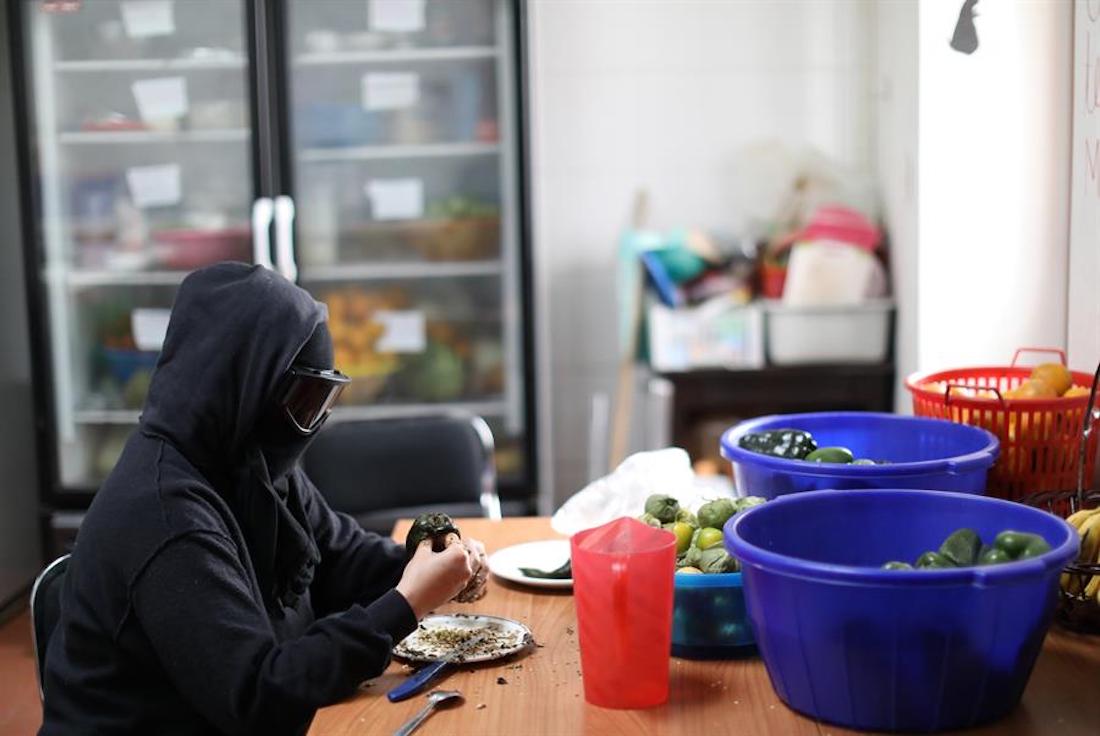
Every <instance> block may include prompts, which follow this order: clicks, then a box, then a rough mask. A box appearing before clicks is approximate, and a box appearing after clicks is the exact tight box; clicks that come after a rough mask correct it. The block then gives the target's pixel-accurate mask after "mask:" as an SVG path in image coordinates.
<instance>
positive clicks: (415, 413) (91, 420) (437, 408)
mask: <svg viewBox="0 0 1100 736" xmlns="http://www.w3.org/2000/svg"><path fill="white" fill-rule="evenodd" d="M507 411H508V405H507V403H506V402H505V401H501V400H498V401H451V402H441V403H435V404H432V403H427V404H373V405H370V406H338V407H336V408H335V409H333V410H332V421H334V422H339V421H349V420H360V419H392V418H398V417H423V416H432V415H436V414H447V413H451V412H462V413H467V414H476V415H477V416H480V417H496V416H503V415H504V414H506V413H507ZM140 417H141V412H140V411H135V410H131V409H82V410H78V411H75V412H73V419H74V420H75V421H76V423H77V424H124V425H128V424H137V423H138V419H139V418H140Z"/></svg>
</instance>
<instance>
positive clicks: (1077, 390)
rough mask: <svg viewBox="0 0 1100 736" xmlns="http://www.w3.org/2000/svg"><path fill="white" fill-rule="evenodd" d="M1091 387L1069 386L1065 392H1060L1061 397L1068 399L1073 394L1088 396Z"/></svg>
mask: <svg viewBox="0 0 1100 736" xmlns="http://www.w3.org/2000/svg"><path fill="white" fill-rule="evenodd" d="M1091 391H1092V389H1090V388H1089V387H1088V386H1070V387H1069V388H1068V389H1066V392H1065V393H1064V394H1062V398H1063V399H1068V398H1071V397H1073V396H1088V395H1089V393H1091Z"/></svg>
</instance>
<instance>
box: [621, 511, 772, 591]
mask: <svg viewBox="0 0 1100 736" xmlns="http://www.w3.org/2000/svg"><path fill="white" fill-rule="evenodd" d="M765 500H766V499H763V498H760V497H758V496H747V497H745V498H719V499H717V500H714V501H707V502H706V503H704V504H703V505H702V506H700V507H699V511H698V513H695V514H693V513H691V512H690V511H688V510H687V509H685V508H682V507H681V506H680V502H679V501H677V500H676V499H675V498H673V497H672V496H665V495H662V494H654V495H652V496H650V497H649V498H647V499H646V502H645V513H643V514H642V515H641V516H639V517H638V520H639V521H642V522H645V523H646V524H649V525H650V526H655V527H660V528H662V529H667V530H668V531H670V532H672V533H673V534H674V535H675V536H676V572H678V573H720V572H737V571H738V570H739V569H740V566H739V565H738V563H737V559H736V558H735V557H731V556H730V554H729V552H726V549H725V547H724V546H723V544H722V527H723V526H725V524H726V522H727V521H729V520H730V517H732V516H734V515H735V514H738V513H740V512H742V511H744V510H745V509H749V508H752V507H753V506H759V505H760V504H762V503H764V501H765Z"/></svg>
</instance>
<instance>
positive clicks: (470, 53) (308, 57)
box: [294, 46, 499, 66]
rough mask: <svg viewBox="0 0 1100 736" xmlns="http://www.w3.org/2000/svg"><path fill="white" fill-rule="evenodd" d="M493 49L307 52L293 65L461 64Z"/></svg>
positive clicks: (485, 56)
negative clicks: (451, 62)
mask: <svg viewBox="0 0 1100 736" xmlns="http://www.w3.org/2000/svg"><path fill="white" fill-rule="evenodd" d="M498 53H499V50H498V49H497V47H496V46H440V47H436V48H404V49H381V50H374V51H330V52H318V53H307V54H302V55H300V56H298V57H297V58H296V59H295V60H294V65H295V66H329V65H335V64H372V63H391V62H408V61H463V60H467V59H493V58H495V57H496V56H497V54H498Z"/></svg>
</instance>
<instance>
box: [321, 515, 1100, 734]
mask: <svg viewBox="0 0 1100 736" xmlns="http://www.w3.org/2000/svg"><path fill="white" fill-rule="evenodd" d="M459 526H460V527H461V528H462V531H463V534H464V535H466V536H469V537H474V538H477V539H480V540H482V541H483V542H485V546H486V548H487V549H488V550H489V552H492V551H494V550H496V549H499V548H501V547H506V546H508V545H511V544H517V543H519V542H527V541H532V540H536V539H548V538H553V537H556V536H557V535H556V534H555V533H554V532H553V531H552V530H551V529H550V523H549V520H547V519H543V518H525V519H505V520H504V521H498V522H493V521H489V520H486V519H467V520H460V522H459ZM407 529H408V522H402V523H400V524H398V526H397V528H396V529H395V536H396V537H397V538H399V539H403V538H404V535H405V531H406V530H407ZM443 610H444V611H467V612H471V611H472V612H477V613H487V614H495V615H499V616H506V617H508V618H513V619H517V620H519V621H522V622H523V623H525V624H527V626H529V627H530V628H531V631H533V632H534V634H535V639H536V641H537V642H538V643H539V644H541V645H542V646H541V648H536V649H534V650H532V651H531V652H530V653H529V654H527V655H526V656H523V657H522V658H520V659H516V660H514V661H511V662H505V663H487V664H484V665H478V666H471V665H466V666H463V667H461V668H460V669H458V670H455V671H453V672H452V673H451V674H450V675H449V676H446V678H445V679H443V680H441V681H439V682H438V683H437V687H440V688H444V689H456V690H461V691H462V693H463V694H464V695H465V696H466V702H465V703H464V704H462V705H458V706H455V707H452V708H449V709H446V710H441V711H438V712H437V713H436V714H435V715H433V716H432V717H431V718H430V719H429V720H428V721H427V723H425V724H424V725H423V726H421V730H420V731H419V732H418V733H425V734H479V735H481V734H486V735H494V734H500V735H501V736H528V735H533V734H553V735H555V736H557V735H558V734H581V733H586V734H608V735H617V734H622V736H638V735H639V734H643V735H644V734H669V735H670V736H671V735H674V734H685V736H704V734H705V735H706V736H714V735H715V734H725V733H729V734H734V733H736V734H739V736H752V735H753V734H773V735H782V736H794V735H796V734H854V733H857V732H854V731H848V730H846V729H843V728H838V727H835V726H831V725H828V724H824V723H818V722H816V721H813V720H811V719H809V718H806V717H804V716H801V715H799V714H797V713H795V712H794V711H792V710H790V709H788V708H787V707H786V706H785V705H783V703H782V702H780V700H779V698H778V697H776V695H775V692H774V691H773V690H772V687H771V684H770V682H769V681H768V675H767V673H766V672H765V670H764V664H763V662H761V661H760V660H759V659H756V658H753V659H747V660H735V661H723V662H713V661H711V662H699V661H691V660H686V659H676V658H673V659H671V660H670V664H669V667H670V670H671V683H670V686H671V694H670V697H669V701H668V703H666V704H665V705H663V706H660V707H658V708H652V709H649V710H639V711H617V710H605V709H603V708H597V707H595V706H592V705H588V704H587V703H585V700H584V690H583V686H582V681H581V671H580V651H579V649H578V645H577V634H576V629H577V620H576V613H575V612H574V609H573V598H572V596H571V595H570V594H569V593H568V592H558V591H549V592H547V591H542V590H536V589H531V588H526V587H521V586H518V585H513V584H511V583H505V582H503V581H500V580H497V579H495V578H494V579H493V580H492V581H491V582H490V586H489V592H488V594H487V595H486V596H485V598H483V599H482V600H480V601H478V602H477V603H475V604H473V605H472V606H459V605H457V604H452V605H448V606H447V607H445V608H444V609H443ZM405 675H406V672H405V668H404V667H403V666H402V665H400V664H396V663H395V664H392V665H390V668H389V669H388V670H387V671H386V672H385V673H384V674H383V675H382V676H381V677H379V678H377V679H376V680H373V681H372V682H370V683H368V684H367V685H366V686H364V689H363V692H362V694H360V695H358V696H356V697H355V698H353V699H352V700H349V701H347V702H345V703H341V704H339V705H334V706H331V707H329V708H325V709H323V710H321V711H319V712H318V714H317V717H316V719H315V720H314V722H313V726H312V728H311V729H310V734H312V735H313V736H329V735H331V734H388V733H393V732H394V731H395V730H396V729H397V728H398V727H399V726H400V725H401V724H402V723H404V722H405V721H406V720H407V719H408V718H410V717H411V716H412V715H413V714H414V713H415V712H416V711H417V710H419V709H420V708H421V707H423V705H424V703H425V700H424V698H423V697H422V696H418V697H415V698H412V699H410V700H407V701H404V702H402V703H396V704H392V703H390V702H389V701H387V700H386V691H387V690H389V689H390V688H391V687H393V686H394V685H396V684H397V683H398V682H400V681H401V680H402V679H403V678H404V677H405ZM498 677H503V678H504V679H505V680H506V681H507V684H497V678H498ZM483 704H484V707H481V706H482V705H483ZM967 733H968V734H990V735H992V734H997V736H1005V735H1009V736H1014V735H1015V736H1022V735H1023V734H1057V735H1058V736H1075V735H1077V734H1080V735H1081V736H1085V735H1086V734H1087V735H1088V736H1093V735H1094V734H1097V733H1100V637H1086V636H1078V635H1074V634H1070V633H1067V632H1065V631H1062V630H1061V629H1053V630H1052V631H1051V633H1050V634H1049V635H1048V636H1047V640H1046V643H1045V644H1044V646H1043V651H1042V654H1040V656H1039V660H1038V662H1037V664H1036V666H1035V671H1034V672H1033V674H1032V676H1031V681H1030V682H1029V684H1028V687H1027V690H1026V691H1025V692H1024V697H1023V701H1022V703H1021V704H1020V705H1019V707H1017V708H1016V710H1014V711H1013V712H1012V713H1011V714H1010V716H1009V717H1008V718H1006V719H1004V720H1001V721H999V722H997V723H994V724H991V725H989V726H986V727H985V728H981V729H975V730H971V731H967Z"/></svg>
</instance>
